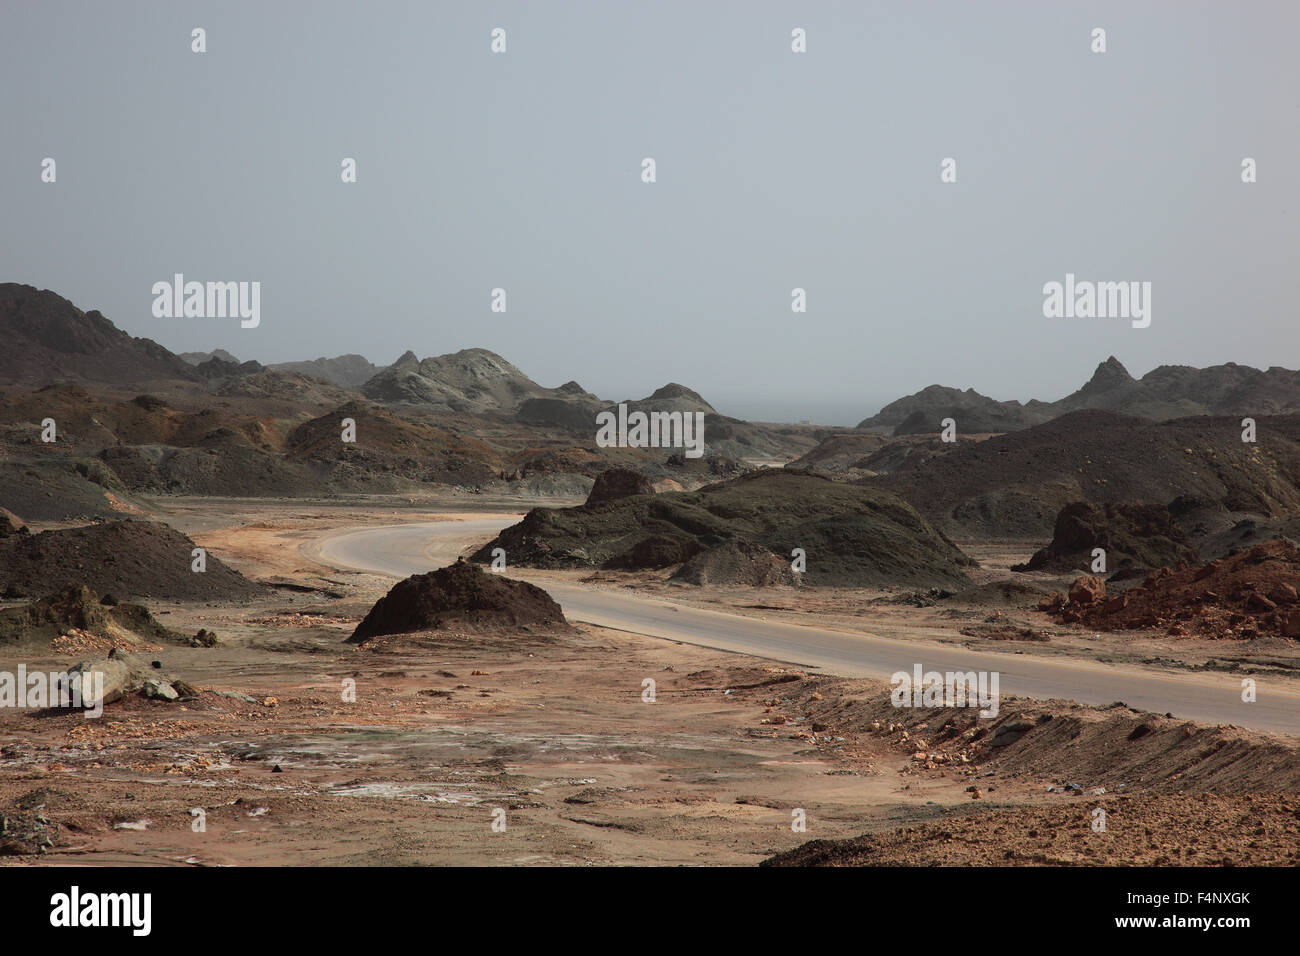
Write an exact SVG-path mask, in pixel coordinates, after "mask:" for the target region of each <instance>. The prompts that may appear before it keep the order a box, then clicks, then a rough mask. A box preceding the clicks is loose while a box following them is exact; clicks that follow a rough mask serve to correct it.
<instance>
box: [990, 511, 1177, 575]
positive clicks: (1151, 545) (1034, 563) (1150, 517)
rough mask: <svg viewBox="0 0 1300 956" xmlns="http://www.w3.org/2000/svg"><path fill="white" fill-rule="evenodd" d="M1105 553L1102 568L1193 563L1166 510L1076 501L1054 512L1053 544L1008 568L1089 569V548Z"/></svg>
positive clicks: (1141, 567) (1116, 570) (1130, 568)
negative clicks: (1099, 549) (1023, 561)
mask: <svg viewBox="0 0 1300 956" xmlns="http://www.w3.org/2000/svg"><path fill="white" fill-rule="evenodd" d="M1094 548H1101V549H1103V550H1104V551H1105V552H1106V566H1105V571H1106V572H1118V571H1130V570H1134V569H1143V570H1151V569H1153V568H1163V567H1171V566H1173V565H1176V564H1177V563H1178V562H1179V561H1188V562H1195V561H1196V560H1197V555H1196V549H1194V548H1193V547H1192V545H1191V542H1190V541H1188V540H1187V536H1186V535H1185V534H1184V533H1183V529H1182V528H1180V527H1179V526H1178V524H1177V523H1176V522H1175V521H1174V519H1173V515H1171V514H1170V512H1169V509H1168V508H1165V507H1162V506H1160V505H1143V504H1137V503H1135V502H1110V501H1108V502H1103V503H1099V504H1093V503H1092V502H1088V501H1076V502H1073V503H1072V504H1068V505H1066V506H1065V507H1064V508H1062V509H1061V513H1060V514H1058V515H1057V516H1056V530H1055V532H1054V533H1053V535H1052V543H1051V544H1049V545H1048V546H1047V547H1045V548H1042V549H1041V550H1039V551H1037V552H1036V553H1035V554H1034V556H1033V557H1032V558H1030V559H1029V561H1028V562H1027V563H1025V564H1017V565H1015V566H1014V567H1012V569H1011V570H1012V571H1061V572H1068V571H1087V570H1089V569H1090V568H1091V567H1092V564H1093V554H1092V552H1093V549H1094Z"/></svg>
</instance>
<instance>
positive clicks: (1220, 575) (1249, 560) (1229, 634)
mask: <svg viewBox="0 0 1300 956" xmlns="http://www.w3.org/2000/svg"><path fill="white" fill-rule="evenodd" d="M1298 584H1300V549H1297V548H1296V546H1295V545H1293V544H1292V543H1291V542H1289V541H1286V540H1284V539H1281V538H1278V539H1275V540H1272V541H1266V542H1264V543H1263V544H1259V545H1256V546H1255V547H1253V548H1250V549H1249V550H1245V551H1237V552H1235V553H1232V554H1229V555H1227V556H1226V557H1224V558H1221V559H1219V560H1216V561H1211V562H1210V563H1209V564H1205V565H1201V566H1200V567H1193V566H1191V565H1189V564H1187V563H1186V562H1180V563H1179V564H1178V565H1177V566H1176V567H1174V568H1167V567H1166V568H1160V569H1159V570H1157V571H1154V572H1152V573H1151V574H1150V575H1149V576H1148V577H1147V578H1146V580H1145V581H1143V582H1142V584H1140V585H1139V586H1137V587H1134V588H1131V589H1130V590H1128V591H1126V592H1124V593H1123V594H1118V595H1113V596H1110V595H1107V593H1106V584H1105V582H1103V581H1102V580H1101V579H1099V578H1096V577H1081V578H1079V579H1078V580H1076V581H1075V582H1074V583H1073V584H1072V585H1071V586H1070V590H1069V593H1068V594H1059V593H1058V594H1055V595H1053V596H1052V597H1050V598H1048V599H1047V600H1046V601H1044V602H1043V603H1042V604H1041V605H1040V606H1039V607H1040V609H1041V610H1044V611H1048V612H1050V613H1052V614H1054V615H1055V616H1057V617H1058V618H1059V619H1060V620H1061V621H1062V622H1063V623H1084V624H1087V625H1088V626H1090V627H1098V628H1102V629H1105V630H1124V629H1136V628H1154V627H1161V628H1167V629H1168V633H1169V634H1171V635H1174V636H1179V635H1184V634H1195V635H1198V636H1202V637H1209V638H1238V639H1255V638H1258V637H1260V636H1263V635H1274V636H1280V637H1286V638H1296V637H1300V592H1298V591H1297V585H1298Z"/></svg>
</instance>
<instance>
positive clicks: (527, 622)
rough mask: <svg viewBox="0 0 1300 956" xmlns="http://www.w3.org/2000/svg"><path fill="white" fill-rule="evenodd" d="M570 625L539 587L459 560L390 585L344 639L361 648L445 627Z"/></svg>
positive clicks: (497, 628)
mask: <svg viewBox="0 0 1300 956" xmlns="http://www.w3.org/2000/svg"><path fill="white" fill-rule="evenodd" d="M522 627H542V628H549V629H560V628H562V629H565V630H567V629H568V627H569V624H568V622H567V621H566V620H565V619H564V612H563V611H561V610H560V606H559V605H558V604H556V603H555V602H554V601H553V600H551V596H550V595H549V594H547V593H546V592H545V591H543V590H542V589H541V588H539V587H534V586H533V585H531V584H526V583H525V582H523V581H515V580H512V579H510V578H507V577H502V576H500V575H497V574H490V573H488V572H486V571H484V570H483V569H482V568H480V567H478V565H475V564H469V563H467V562H465V561H458V562H456V563H455V564H453V565H449V566H448V567H445V568H439V569H438V570H437V571H430V572H429V573H427V574H413V575H411V576H410V577H409V578H407V579H406V580H405V581H399V582H398V583H397V584H395V585H393V589H392V590H391V591H389V592H388V594H387V595H385V596H384V597H382V598H380V599H379V600H378V601H377V602H376V603H375V606H374V607H372V608H371V609H370V613H369V614H367V615H366V617H365V619H364V620H363V621H362V622H361V623H360V624H359V625H357V629H356V630H355V631H353V632H352V636H351V637H349V638H348V643H350V644H364V643H365V642H366V641H368V640H370V639H371V638H373V637H379V636H380V635H383V634H410V633H412V632H414V631H431V630H444V629H452V628H455V629H468V630H476V631H483V630H499V629H504V628H522Z"/></svg>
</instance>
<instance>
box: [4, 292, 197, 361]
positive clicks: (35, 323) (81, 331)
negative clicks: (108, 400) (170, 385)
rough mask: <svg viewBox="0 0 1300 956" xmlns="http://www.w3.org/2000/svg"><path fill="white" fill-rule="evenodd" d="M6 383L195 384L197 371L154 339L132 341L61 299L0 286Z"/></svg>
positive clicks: (96, 316)
mask: <svg viewBox="0 0 1300 956" xmlns="http://www.w3.org/2000/svg"><path fill="white" fill-rule="evenodd" d="M0 337H3V340H4V348H3V349H0V381H3V382H5V383H6V384H24V385H37V384H44V383H49V382H55V381H59V380H65V379H67V380H74V381H82V382H111V383H114V384H118V383H123V382H153V381H169V380H181V381H195V380H197V379H198V378H199V376H198V375H197V374H196V372H195V370H194V367H193V366H191V365H190V364H189V363H188V362H184V361H182V360H181V359H180V358H179V357H177V356H175V355H173V354H172V353H171V352H169V351H167V349H165V348H163V347H162V346H161V345H159V344H158V343H157V342H154V341H153V340H152V339H143V338H134V337H132V336H130V335H127V334H126V333H125V332H123V331H122V330H121V329H119V328H117V326H115V325H113V323H112V322H110V321H109V320H108V319H106V318H104V316H103V315H101V314H100V313H99V312H96V311H93V310H92V311H90V312H82V311H81V310H80V309H78V308H77V307H76V306H75V305H73V304H72V303H71V302H69V301H68V300H67V299H65V298H63V297H62V296H60V295H56V294H55V293H53V292H50V291H48V290H44V291H42V290H39V289H36V288H34V287H32V286H29V285H20V284H18V283H16V282H5V283H0Z"/></svg>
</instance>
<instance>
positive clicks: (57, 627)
mask: <svg viewBox="0 0 1300 956" xmlns="http://www.w3.org/2000/svg"><path fill="white" fill-rule="evenodd" d="M111 600H112V599H110V601H111ZM72 629H76V630H80V631H88V632H90V633H91V634H92V635H94V636H97V637H102V638H104V639H106V640H109V641H124V642H125V644H126V645H129V644H130V643H131V641H132V639H134V640H135V641H145V642H148V641H167V642H171V643H181V644H189V643H191V641H192V639H191V638H190V637H187V636H185V635H183V634H180V633H178V632H176V631H173V630H171V629H170V628H167V627H164V626H163V625H162V624H160V623H158V621H157V620H156V619H155V618H154V616H153V614H151V613H150V612H149V609H148V608H147V607H145V606H144V605H143V604H114V603H110V604H104V603H102V602H101V601H100V598H99V596H98V595H96V594H95V592H94V591H92V590H90V588H88V587H86V586H85V585H84V584H70V585H68V586H67V587H65V588H63V589H62V590H60V591H56V592H55V593H54V594H51V595H49V596H47V597H43V598H41V599H40V600H39V601H33V602H32V603H31V604H28V605H27V606H26V607H15V608H8V609H6V610H3V611H0V644H26V643H42V644H46V643H49V642H50V641H52V640H54V639H55V638H57V637H60V636H62V635H64V634H67V633H68V631H69V630H72Z"/></svg>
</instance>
